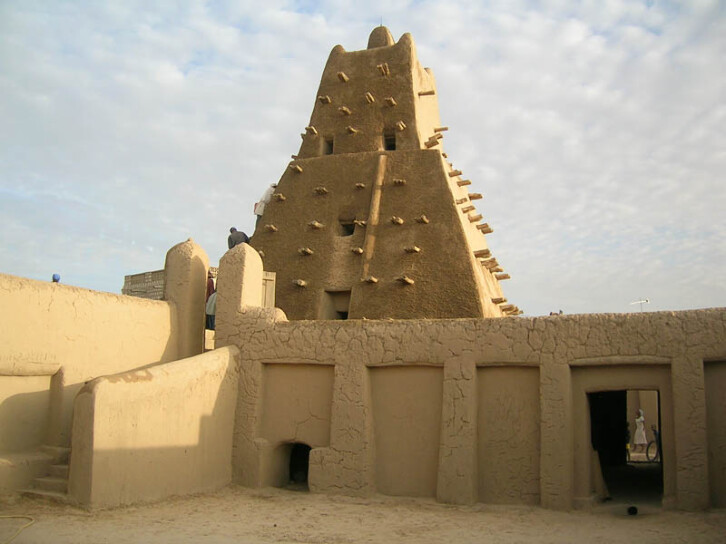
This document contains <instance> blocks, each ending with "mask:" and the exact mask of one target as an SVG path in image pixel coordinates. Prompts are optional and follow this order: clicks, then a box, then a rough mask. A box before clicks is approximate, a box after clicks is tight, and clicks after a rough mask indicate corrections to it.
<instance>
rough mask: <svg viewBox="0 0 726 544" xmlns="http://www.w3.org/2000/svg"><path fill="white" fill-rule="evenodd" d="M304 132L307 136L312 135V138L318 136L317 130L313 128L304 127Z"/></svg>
mask: <svg viewBox="0 0 726 544" xmlns="http://www.w3.org/2000/svg"><path fill="white" fill-rule="evenodd" d="M305 132H307V133H308V134H312V135H313V136H317V135H318V129H316V128H315V127H314V126H312V125H310V126H309V127H305Z"/></svg>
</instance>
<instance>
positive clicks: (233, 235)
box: [227, 227, 250, 249]
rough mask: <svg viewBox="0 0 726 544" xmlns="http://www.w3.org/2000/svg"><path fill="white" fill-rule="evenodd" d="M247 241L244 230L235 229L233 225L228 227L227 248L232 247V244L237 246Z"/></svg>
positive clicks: (248, 239) (247, 242) (248, 240)
mask: <svg viewBox="0 0 726 544" xmlns="http://www.w3.org/2000/svg"><path fill="white" fill-rule="evenodd" d="M249 243H250V238H249V236H247V235H246V234H245V233H244V232H242V231H241V230H237V229H236V228H234V227H232V228H231V229H229V237H228V238H227V245H228V246H229V249H232V248H233V247H234V246H238V245H239V244H249Z"/></svg>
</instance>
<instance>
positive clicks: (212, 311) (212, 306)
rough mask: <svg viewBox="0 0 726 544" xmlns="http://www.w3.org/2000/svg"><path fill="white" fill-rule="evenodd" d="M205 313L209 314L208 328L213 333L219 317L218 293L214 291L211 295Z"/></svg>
mask: <svg viewBox="0 0 726 544" xmlns="http://www.w3.org/2000/svg"><path fill="white" fill-rule="evenodd" d="M205 312H206V314H207V328H208V329H209V330H210V331H213V330H214V327H215V322H214V321H215V317H216V316H217V291H214V292H213V293H212V294H211V295H209V298H208V299H207V307H206V310H205Z"/></svg>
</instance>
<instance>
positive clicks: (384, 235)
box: [251, 27, 519, 319]
mask: <svg viewBox="0 0 726 544" xmlns="http://www.w3.org/2000/svg"><path fill="white" fill-rule="evenodd" d="M445 130H446V127H441V126H440V121H439V113H438V102H437V96H436V82H435V80H434V76H433V73H432V72H431V70H429V69H428V68H423V67H422V66H421V65H420V64H419V62H418V59H417V57H416V49H415V46H414V43H413V39H412V38H411V36H410V35H409V34H404V35H403V36H402V37H401V39H400V40H399V41H398V42H397V43H395V44H394V43H393V38H392V37H391V35H390V33H389V32H388V30H387V29H386V28H385V27H379V28H377V29H375V30H374V31H373V33H372V34H371V37H370V40H369V47H368V49H366V50H363V51H353V52H346V51H345V50H344V49H343V48H342V47H341V46H336V47H335V48H333V51H332V52H331V53H330V57H329V59H328V62H327V64H326V66H325V70H324V71H323V76H322V79H321V82H320V87H319V89H318V93H317V99H316V101H315V107H314V109H313V113H312V116H311V118H310V124H309V125H308V127H306V131H305V133H304V134H303V135H302V137H303V143H302V145H301V147H300V151H299V153H298V155H296V159H295V160H293V162H291V163H290V165H289V166H288V168H287V169H286V170H285V172H284V174H283V175H282V178H281V179H280V181H279V183H278V186H277V189H276V191H275V194H274V195H273V198H272V200H271V201H270V202H269V204H268V205H267V206H266V207H265V212H264V215H263V217H262V220H261V221H260V223H259V225H258V227H257V229H256V230H255V233H254V236H253V237H252V241H251V244H252V246H253V247H255V248H256V249H257V250H259V251H260V253H261V254H262V255H263V260H264V263H265V270H269V271H274V272H276V273H277V305H278V307H280V308H281V309H282V310H283V311H284V312H285V314H286V315H287V316H288V318H289V319H337V318H349V319H358V318H368V319H384V318H393V319H410V318H442V317H499V316H502V315H506V314H510V313H517V312H518V311H519V310H518V308H516V307H514V306H513V305H508V304H507V303H506V300H505V299H504V297H503V296H502V292H501V288H500V285H499V279H502V278H504V277H505V276H506V275H505V274H504V272H503V270H502V269H501V268H500V267H499V263H497V262H496V259H494V258H493V257H492V255H491V252H490V251H489V249H488V247H487V243H486V239H485V233H488V232H491V229H490V227H489V225H487V224H485V223H482V222H481V221H482V216H481V215H480V212H478V211H477V210H476V209H475V203H474V201H475V200H476V199H478V198H481V195H476V194H469V192H468V191H467V185H468V184H469V183H470V182H469V180H466V179H464V177H463V175H462V174H461V172H459V171H458V170H455V169H454V167H453V166H452V165H451V164H449V163H448V162H446V159H445V153H443V150H442V139H443V135H444V133H445ZM498 278H499V279H498Z"/></svg>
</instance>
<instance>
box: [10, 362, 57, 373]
mask: <svg viewBox="0 0 726 544" xmlns="http://www.w3.org/2000/svg"><path fill="white" fill-rule="evenodd" d="M60 368H61V365H60V363H40V362H33V361H0V376H52V375H53V374H55V373H56V372H58V371H59V370H60Z"/></svg>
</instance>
